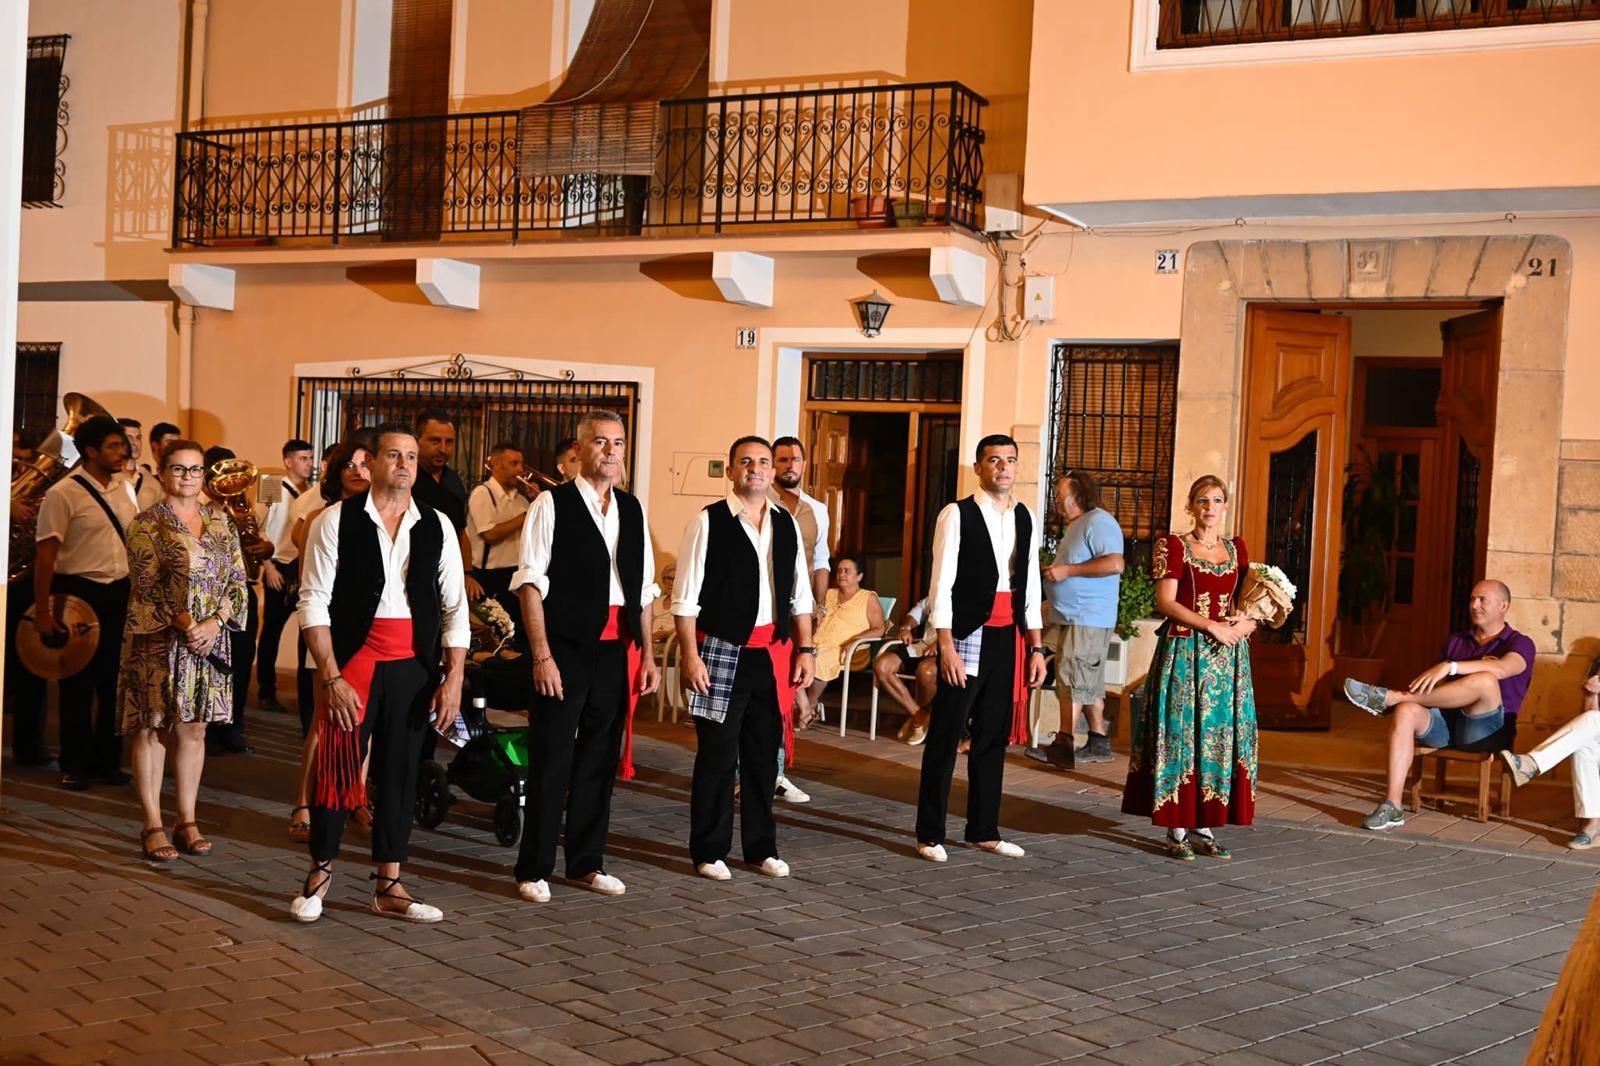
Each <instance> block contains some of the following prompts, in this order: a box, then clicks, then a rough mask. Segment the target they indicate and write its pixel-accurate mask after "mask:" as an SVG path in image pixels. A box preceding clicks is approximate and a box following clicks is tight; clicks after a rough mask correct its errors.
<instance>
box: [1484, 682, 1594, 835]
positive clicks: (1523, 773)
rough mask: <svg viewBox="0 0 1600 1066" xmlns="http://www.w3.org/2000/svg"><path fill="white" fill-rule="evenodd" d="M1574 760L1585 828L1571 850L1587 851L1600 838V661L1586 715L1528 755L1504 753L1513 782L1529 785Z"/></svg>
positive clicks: (1589, 685)
mask: <svg viewBox="0 0 1600 1066" xmlns="http://www.w3.org/2000/svg"><path fill="white" fill-rule="evenodd" d="M1569 756H1570V757H1571V759H1572V805H1573V807H1574V808H1575V810H1576V813H1577V815H1578V817H1579V818H1582V819H1583V825H1582V826H1581V827H1580V828H1579V829H1578V831H1577V833H1575V834H1574V835H1573V837H1572V839H1571V840H1569V841H1567V847H1569V848H1572V849H1574V850H1576V851H1587V850H1588V849H1589V848H1592V847H1594V846H1595V841H1596V839H1597V838H1600V658H1597V659H1595V661H1594V662H1592V663H1590V664H1589V676H1588V677H1586V678H1584V681H1583V713H1582V714H1580V715H1578V717H1576V718H1574V719H1573V720H1572V721H1570V722H1568V723H1567V724H1566V725H1564V726H1562V727H1561V728H1560V729H1558V730H1556V731H1555V732H1554V733H1552V734H1551V735H1550V739H1549V740H1546V741H1545V742H1544V743H1543V744H1540V745H1539V746H1538V747H1537V748H1534V749H1533V750H1532V751H1530V752H1529V753H1528V754H1526V755H1518V754H1516V753H1514V752H1511V751H1502V752H1501V753H1500V758H1501V759H1503V760H1504V761H1505V764H1506V768H1507V769H1509V770H1510V771H1511V780H1513V781H1515V782H1516V783H1517V785H1518V786H1521V785H1526V784H1527V783H1528V782H1529V781H1532V780H1533V779H1534V778H1536V777H1538V776H1539V775H1540V774H1547V773H1549V772H1550V771H1551V770H1554V769H1555V768H1556V767H1557V766H1559V765H1561V761H1562V760H1563V759H1566V758H1568V757H1569Z"/></svg>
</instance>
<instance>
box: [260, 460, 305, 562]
mask: <svg viewBox="0 0 1600 1066" xmlns="http://www.w3.org/2000/svg"><path fill="white" fill-rule="evenodd" d="M307 493H312V494H315V493H316V489H314V488H312V487H311V486H309V485H307V486H306V487H305V488H303V489H296V488H295V487H294V485H293V484H291V483H290V481H289V479H288V478H284V479H283V495H282V496H280V497H279V498H278V502H277V503H269V504H267V518H266V521H264V522H262V523H261V535H262V536H263V537H266V538H267V539H268V540H270V541H272V561H273V562H274V563H277V564H278V565H279V566H288V565H289V564H290V563H292V562H294V561H295V560H296V559H298V558H299V557H300V549H298V548H296V547H295V546H294V538H293V537H291V536H290V534H291V533H292V532H293V531H294V519H295V514H294V505H295V504H296V503H298V502H299V500H300V497H301V496H304V495H306V494H307Z"/></svg>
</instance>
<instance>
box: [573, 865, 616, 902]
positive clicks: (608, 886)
mask: <svg viewBox="0 0 1600 1066" xmlns="http://www.w3.org/2000/svg"><path fill="white" fill-rule="evenodd" d="M578 883H579V884H581V885H582V886H583V887H584V888H587V889H588V890H589V891H591V892H598V893H600V894H601V895H602V896H620V895H622V894H623V893H624V892H626V891H628V886H627V885H625V884H623V883H622V878H620V877H612V876H611V875H610V874H608V873H605V872H604V871H598V870H597V871H596V872H594V873H593V874H591V875H589V879H588V880H587V881H580V882H578Z"/></svg>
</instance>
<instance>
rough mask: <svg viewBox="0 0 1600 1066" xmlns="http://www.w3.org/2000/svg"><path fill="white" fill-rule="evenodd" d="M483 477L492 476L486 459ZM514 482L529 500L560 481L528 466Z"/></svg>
mask: <svg viewBox="0 0 1600 1066" xmlns="http://www.w3.org/2000/svg"><path fill="white" fill-rule="evenodd" d="M483 476H484V477H486V478H489V477H493V476H494V468H493V466H492V465H491V464H490V462H489V460H487V459H485V460H484V461H483ZM516 482H517V484H518V485H520V486H521V487H522V494H523V495H524V496H526V497H528V499H530V500H531V499H533V498H534V497H535V496H537V495H539V493H540V492H541V491H543V490H545V489H553V488H556V487H557V486H559V485H560V484H561V479H560V478H553V477H551V476H550V475H549V474H546V473H545V472H544V471H543V470H535V469H533V467H531V466H530V467H528V468H527V469H525V470H523V472H522V473H520V474H518V475H517V477H516Z"/></svg>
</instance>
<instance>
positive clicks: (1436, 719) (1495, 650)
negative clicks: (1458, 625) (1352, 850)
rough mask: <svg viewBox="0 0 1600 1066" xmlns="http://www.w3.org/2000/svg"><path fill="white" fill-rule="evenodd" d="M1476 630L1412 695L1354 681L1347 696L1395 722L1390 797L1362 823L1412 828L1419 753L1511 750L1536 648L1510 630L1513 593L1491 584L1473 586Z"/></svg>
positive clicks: (1448, 645) (1416, 682)
mask: <svg viewBox="0 0 1600 1066" xmlns="http://www.w3.org/2000/svg"><path fill="white" fill-rule="evenodd" d="M1467 607H1468V613H1469V614H1470V615H1471V617H1472V626H1471V628H1469V629H1463V630H1462V631H1461V632H1459V633H1454V634H1452V635H1451V637H1450V639H1449V640H1447V641H1445V645H1444V652H1443V654H1442V655H1441V656H1440V661H1439V662H1437V663H1435V664H1434V665H1432V666H1430V667H1428V669H1426V670H1424V671H1423V672H1422V673H1420V674H1418V675H1417V676H1416V678H1415V679H1413V680H1412V682H1411V684H1410V685H1409V686H1408V687H1407V688H1406V689H1405V690H1403V691H1402V690H1400V689H1387V688H1383V687H1381V686H1379V685H1370V684H1367V683H1365V682H1362V681H1357V680H1356V679H1355V678H1346V679H1345V682H1344V694H1345V696H1346V697H1348V698H1349V700H1350V702H1351V703H1353V704H1355V705H1356V706H1357V707H1360V708H1361V709H1362V710H1364V711H1366V712H1368V713H1369V714H1375V715H1386V716H1388V717H1389V718H1390V729H1389V787H1388V795H1387V796H1385V797H1384V800H1383V802H1382V803H1380V804H1378V808H1377V810H1375V811H1373V812H1372V813H1371V814H1369V815H1367V817H1366V819H1365V820H1364V821H1363V822H1362V823H1361V824H1362V825H1363V826H1365V827H1366V828H1368V829H1389V828H1391V827H1393V826H1397V825H1404V824H1405V820H1406V816H1405V811H1404V809H1403V808H1402V807H1401V805H1400V795H1401V792H1402V790H1403V789H1404V788H1405V783H1406V775H1407V774H1408V773H1410V771H1411V759H1412V756H1413V755H1414V754H1415V752H1416V749H1417V748H1419V747H1422V748H1454V749H1455V750H1456V751H1499V750H1500V749H1502V748H1505V749H1510V748H1511V747H1512V742H1513V741H1514V740H1515V739H1516V735H1517V712H1518V711H1520V710H1521V709H1522V701H1523V699H1524V698H1525V697H1526V696H1527V694H1528V682H1529V681H1531V680H1532V679H1533V659H1534V649H1533V641H1531V640H1529V639H1528V638H1527V637H1526V636H1524V635H1523V634H1521V633H1518V632H1517V631H1516V630H1515V629H1512V628H1511V627H1510V626H1509V625H1507V624H1506V612H1507V611H1509V610H1510V609H1511V590H1510V589H1509V588H1507V587H1506V586H1505V583H1504V582H1501V581H1493V580H1485V581H1480V582H1478V583H1477V584H1476V585H1474V586H1472V599H1471V600H1469V601H1468V604H1467Z"/></svg>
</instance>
